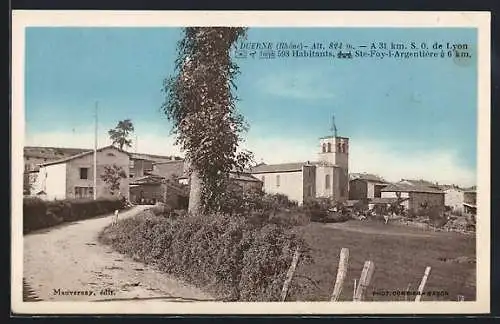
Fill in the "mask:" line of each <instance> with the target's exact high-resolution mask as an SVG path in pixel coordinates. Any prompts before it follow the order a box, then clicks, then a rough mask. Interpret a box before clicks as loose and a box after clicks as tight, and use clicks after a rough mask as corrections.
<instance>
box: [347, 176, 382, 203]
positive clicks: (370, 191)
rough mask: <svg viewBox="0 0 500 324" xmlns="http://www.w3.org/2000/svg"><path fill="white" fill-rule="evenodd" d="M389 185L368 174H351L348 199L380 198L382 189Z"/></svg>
mask: <svg viewBox="0 0 500 324" xmlns="http://www.w3.org/2000/svg"><path fill="white" fill-rule="evenodd" d="M388 184H389V183H388V182H387V181H385V180H384V179H382V178H381V177H379V176H377V175H374V174H368V173H352V174H350V180H349V199H350V200H360V199H373V198H381V197H382V189H383V188H385V187H386V186H387V185H388Z"/></svg>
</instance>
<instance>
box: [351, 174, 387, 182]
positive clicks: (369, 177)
mask: <svg viewBox="0 0 500 324" xmlns="http://www.w3.org/2000/svg"><path fill="white" fill-rule="evenodd" d="M349 177H350V178H351V180H358V179H359V180H365V181H371V182H380V183H387V181H385V180H384V179H383V178H382V177H379V176H377V175H375V174H370V173H351V174H350V175H349Z"/></svg>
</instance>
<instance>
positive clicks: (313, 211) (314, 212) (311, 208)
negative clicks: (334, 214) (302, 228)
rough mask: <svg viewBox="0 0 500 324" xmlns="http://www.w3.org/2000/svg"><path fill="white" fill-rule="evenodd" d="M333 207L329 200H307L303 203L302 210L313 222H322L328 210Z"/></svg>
mask: <svg viewBox="0 0 500 324" xmlns="http://www.w3.org/2000/svg"><path fill="white" fill-rule="evenodd" d="M332 207H333V203H332V202H331V201H330V200H329V199H322V198H317V199H309V200H307V201H306V202H305V203H304V206H303V210H304V211H305V213H306V215H308V217H309V218H310V220H311V221H313V222H319V221H323V220H324V219H326V217H328V210H329V209H330V208H332Z"/></svg>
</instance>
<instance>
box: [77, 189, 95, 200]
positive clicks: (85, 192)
mask: <svg viewBox="0 0 500 324" xmlns="http://www.w3.org/2000/svg"><path fill="white" fill-rule="evenodd" d="M93 195H94V188H92V187H75V198H92V197H93Z"/></svg>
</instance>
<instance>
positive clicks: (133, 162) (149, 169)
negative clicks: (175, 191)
mask: <svg viewBox="0 0 500 324" xmlns="http://www.w3.org/2000/svg"><path fill="white" fill-rule="evenodd" d="M172 161H174V162H176V161H177V162H179V161H180V162H181V163H182V160H181V159H180V158H178V157H175V156H164V155H154V154H144V153H130V166H129V169H130V172H129V174H130V178H138V177H143V176H146V175H150V174H153V173H156V174H159V173H158V172H157V170H155V168H154V165H155V164H158V163H160V164H161V163H168V162H172Z"/></svg>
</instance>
